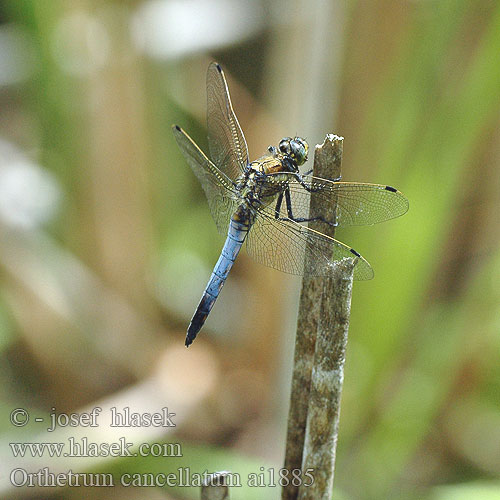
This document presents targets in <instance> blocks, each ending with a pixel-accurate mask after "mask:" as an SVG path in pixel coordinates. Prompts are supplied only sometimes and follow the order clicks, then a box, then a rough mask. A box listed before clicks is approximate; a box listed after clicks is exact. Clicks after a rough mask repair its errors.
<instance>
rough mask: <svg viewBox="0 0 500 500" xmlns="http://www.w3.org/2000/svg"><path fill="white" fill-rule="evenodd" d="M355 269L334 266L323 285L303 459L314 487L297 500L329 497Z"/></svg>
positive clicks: (304, 490)
mask: <svg viewBox="0 0 500 500" xmlns="http://www.w3.org/2000/svg"><path fill="white" fill-rule="evenodd" d="M354 264H355V262H354V259H346V260H344V261H342V262H339V263H338V264H337V265H336V266H335V269H334V271H333V276H332V277H329V278H326V279H325V283H324V289H323V296H322V298H321V310H322V314H321V316H320V319H319V328H318V336H317V339H316V348H315V353H314V364H313V369H312V377H311V388H310V394H309V407H308V412H307V424H306V436H305V443H304V451H303V457H302V472H303V473H306V472H307V471H311V473H312V476H313V477H314V482H313V483H312V485H307V486H305V485H304V484H303V485H301V486H300V487H299V495H298V498H299V500H330V499H331V498H332V491H333V477H334V467H335V450H336V448H337V436H338V427H339V416H340V400H341V396H342V384H343V382H344V361H345V351H346V346H347V332H348V330H349V316H350V310H351V293H352V275H353V271H354ZM303 477H307V476H303ZM304 481H305V484H307V483H308V482H307V480H306V479H304Z"/></svg>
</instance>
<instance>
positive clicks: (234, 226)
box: [186, 219, 248, 347]
mask: <svg viewBox="0 0 500 500" xmlns="http://www.w3.org/2000/svg"><path fill="white" fill-rule="evenodd" d="M247 234H248V225H246V224H243V223H241V222H237V221H235V220H233V219H231V222H230V224H229V229H228V232H227V238H226V242H225V243H224V247H223V248H222V252H221V254H220V257H219V260H218V261H217V264H215V267H214V270H213V272H212V276H210V280H209V281H208V284H207V287H206V288H205V291H204V292H203V295H202V296H201V300H200V303H199V304H198V307H197V308H196V312H195V313H194V316H193V318H192V319H191V323H189V327H188V331H187V335H186V347H189V346H190V345H191V344H192V342H193V340H194V339H195V338H196V335H198V332H199V331H200V330H201V327H202V326H203V324H204V323H205V320H206V319H207V317H208V315H209V313H210V311H211V309H212V307H213V305H214V304H215V301H216V300H217V297H218V296H219V293H220V290H221V288H222V287H223V286H224V283H225V282H226V279H227V275H228V274H229V271H230V270H231V267H232V266H233V263H234V261H235V259H236V256H237V255H238V253H239V251H240V249H241V245H242V244H243V242H244V241H245V238H246V235H247Z"/></svg>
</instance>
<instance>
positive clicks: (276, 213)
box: [274, 190, 288, 219]
mask: <svg viewBox="0 0 500 500" xmlns="http://www.w3.org/2000/svg"><path fill="white" fill-rule="evenodd" d="M287 191H288V190H287ZM282 203H283V191H282V192H281V193H280V194H279V196H278V200H277V201H276V208H275V209H274V217H275V218H276V219H279V218H280V210H281V204H282Z"/></svg>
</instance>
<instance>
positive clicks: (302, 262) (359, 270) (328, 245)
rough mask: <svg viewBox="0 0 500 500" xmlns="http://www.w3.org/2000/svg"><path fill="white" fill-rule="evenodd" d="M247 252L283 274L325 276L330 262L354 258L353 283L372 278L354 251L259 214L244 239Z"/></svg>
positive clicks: (264, 212) (268, 214)
mask: <svg viewBox="0 0 500 500" xmlns="http://www.w3.org/2000/svg"><path fill="white" fill-rule="evenodd" d="M247 251H248V253H249V254H250V256H252V257H253V258H254V259H255V260H256V261H257V262H260V263H261V264H264V265H266V266H269V267H272V268H274V269H277V270H278V271H283V272H285V273H290V274H297V275H306V276H324V275H327V274H328V273H329V272H330V271H331V265H332V262H333V261H339V260H342V259H344V258H347V257H348V258H353V257H357V263H356V265H355V266H354V279H356V280H369V279H372V278H373V269H372V268H371V266H370V264H368V262H367V261H366V260H365V259H364V258H363V257H361V256H360V255H359V253H357V252H356V251H355V250H353V249H352V248H350V247H348V246H347V245H344V244H343V243H341V242H340V241H337V240H334V239H333V238H329V237H328V236H326V235H323V234H321V233H318V232H317V231H314V230H312V229H309V228H308V227H306V226H302V225H300V224H297V223H296V222H293V221H286V220H278V219H276V218H274V216H273V212H271V211H269V209H267V208H266V209H263V210H259V211H258V212H257V216H256V219H255V222H254V224H253V226H252V227H251V229H250V232H249V233H248V236H247Z"/></svg>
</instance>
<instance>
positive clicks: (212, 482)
mask: <svg viewBox="0 0 500 500" xmlns="http://www.w3.org/2000/svg"><path fill="white" fill-rule="evenodd" d="M227 474H229V472H226V471H222V472H214V473H213V474H211V475H210V476H209V477H208V479H207V480H206V482H205V484H204V485H203V486H202V487H201V500H229V486H228V485H227V484H226V476H227Z"/></svg>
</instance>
